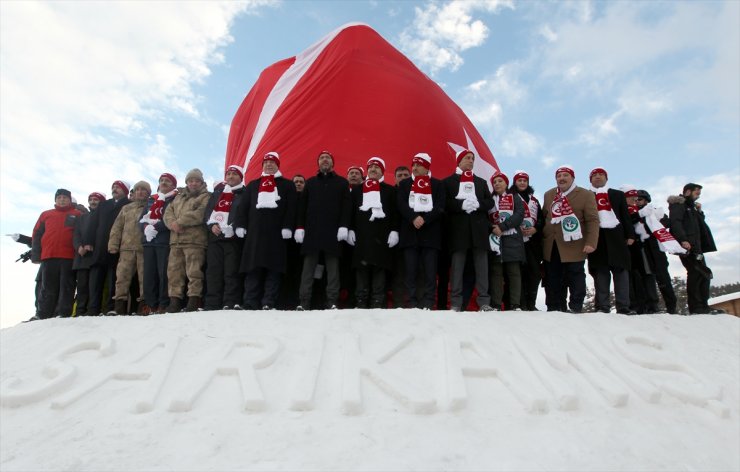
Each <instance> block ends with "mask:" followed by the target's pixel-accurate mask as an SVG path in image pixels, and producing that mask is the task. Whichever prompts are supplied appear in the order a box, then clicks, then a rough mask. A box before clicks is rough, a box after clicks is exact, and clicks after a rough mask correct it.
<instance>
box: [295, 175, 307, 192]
mask: <svg viewBox="0 0 740 472" xmlns="http://www.w3.org/2000/svg"><path fill="white" fill-rule="evenodd" d="M293 184H294V185H295V190H296V192H303V187H304V186H305V185H306V180H305V179H304V178H303V177H293Z"/></svg>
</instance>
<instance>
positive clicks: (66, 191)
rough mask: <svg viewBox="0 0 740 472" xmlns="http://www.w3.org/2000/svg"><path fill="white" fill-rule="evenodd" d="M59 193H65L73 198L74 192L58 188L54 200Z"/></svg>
mask: <svg viewBox="0 0 740 472" xmlns="http://www.w3.org/2000/svg"><path fill="white" fill-rule="evenodd" d="M59 195H65V196H67V197H68V198H70V199H71V198H72V192H70V191H69V190H67V189H66V188H59V189H57V192H56V193H55V194H54V200H56V198H57V197H58V196H59Z"/></svg>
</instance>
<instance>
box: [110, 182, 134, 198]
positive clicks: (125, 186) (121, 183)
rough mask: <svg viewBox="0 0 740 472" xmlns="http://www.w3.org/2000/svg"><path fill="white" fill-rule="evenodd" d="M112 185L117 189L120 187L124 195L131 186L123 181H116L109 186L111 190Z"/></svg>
mask: <svg viewBox="0 0 740 472" xmlns="http://www.w3.org/2000/svg"><path fill="white" fill-rule="evenodd" d="M114 185H118V186H119V187H121V188H122V189H123V191H124V193H126V195H128V193H129V191H130V190H131V186H130V185H129V184H127V183H126V182H124V181H123V180H116V181H115V182H113V183H112V184H111V188H112V187H113V186H114Z"/></svg>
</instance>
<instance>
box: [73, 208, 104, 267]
mask: <svg viewBox="0 0 740 472" xmlns="http://www.w3.org/2000/svg"><path fill="white" fill-rule="evenodd" d="M96 211H98V210H97V208H96V209H95V210H92V211H91V212H90V213H83V214H82V215H80V216H79V217H78V218H77V220H76V221H75V230H74V233H73V234H72V244H73V245H74V248H75V258H74V260H73V261H72V270H80V269H83V270H84V269H89V268H90V267H92V253H91V252H86V253H85V255H84V256H81V255H80V253H79V252H78V249H79V247H80V246H84V243H83V241H84V236H83V235H84V234H85V232H86V231H87V229H88V227H89V226H90V215H92V214H93V213H95V212H96Z"/></svg>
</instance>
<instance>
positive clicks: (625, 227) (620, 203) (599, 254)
mask: <svg viewBox="0 0 740 472" xmlns="http://www.w3.org/2000/svg"><path fill="white" fill-rule="evenodd" d="M607 193H608V195H609V203H610V204H611V206H612V211H613V212H614V215H615V216H616V217H617V219H618V220H619V224H618V225H617V226H616V227H615V228H599V243H598V244H597V245H596V250H595V251H594V252H592V253H591V254H589V255H588V267H589V270H591V269H598V268H604V267H616V268H621V269H630V268H631V263H630V261H631V259H632V256H631V254H630V250H629V246H627V239H635V229H634V227H633V226H632V219H631V218H630V214H629V210H627V198H626V197H625V196H624V192H622V191H620V190H615V189H611V188H610V189H609V190H608V191H607Z"/></svg>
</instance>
